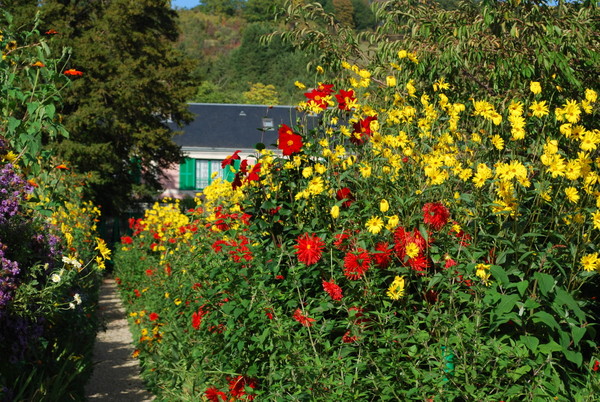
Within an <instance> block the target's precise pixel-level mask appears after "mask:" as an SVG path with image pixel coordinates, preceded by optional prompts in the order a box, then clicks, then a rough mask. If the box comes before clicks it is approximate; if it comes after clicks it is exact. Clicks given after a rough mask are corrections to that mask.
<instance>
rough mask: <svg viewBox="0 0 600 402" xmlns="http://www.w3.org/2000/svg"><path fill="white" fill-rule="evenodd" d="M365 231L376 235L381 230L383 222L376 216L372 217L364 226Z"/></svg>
mask: <svg viewBox="0 0 600 402" xmlns="http://www.w3.org/2000/svg"><path fill="white" fill-rule="evenodd" d="M365 227H366V228H367V230H368V231H369V232H370V233H372V234H377V233H379V232H381V229H383V220H382V219H381V218H380V217H378V216H372V217H371V218H370V219H369V220H368V221H367V223H366V224H365Z"/></svg>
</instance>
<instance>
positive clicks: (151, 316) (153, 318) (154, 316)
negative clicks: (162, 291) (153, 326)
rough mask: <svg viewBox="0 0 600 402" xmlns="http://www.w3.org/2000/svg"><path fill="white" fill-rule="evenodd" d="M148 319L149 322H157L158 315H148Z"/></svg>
mask: <svg viewBox="0 0 600 402" xmlns="http://www.w3.org/2000/svg"><path fill="white" fill-rule="evenodd" d="M148 318H149V319H150V321H156V320H158V314H156V313H150V315H149V316H148Z"/></svg>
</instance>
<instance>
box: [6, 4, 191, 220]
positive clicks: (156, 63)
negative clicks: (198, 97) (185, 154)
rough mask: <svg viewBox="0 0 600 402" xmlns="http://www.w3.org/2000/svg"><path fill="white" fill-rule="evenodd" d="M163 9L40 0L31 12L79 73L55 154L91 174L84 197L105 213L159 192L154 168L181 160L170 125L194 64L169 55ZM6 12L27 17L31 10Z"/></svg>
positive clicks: (170, 31) (168, 13)
mask: <svg viewBox="0 0 600 402" xmlns="http://www.w3.org/2000/svg"><path fill="white" fill-rule="evenodd" d="M17 3H19V4H17ZM25 3H26V2H25V1H24V0H20V1H14V2H11V4H7V5H8V6H10V5H15V6H20V5H21V6H22V5H23V4H25ZM37 3H38V2H37V1H35V0H31V1H30V2H29V4H30V5H31V4H37ZM169 3H170V2H168V1H165V0H111V1H104V2H89V1H83V0H80V1H67V0H47V1H45V2H44V3H43V4H42V5H41V7H39V8H38V9H39V11H40V13H41V19H42V26H43V27H44V29H50V28H52V29H54V30H56V31H58V34H56V35H55V37H54V38H53V39H54V42H55V43H54V45H55V46H56V47H57V48H59V49H60V48H61V47H62V46H64V45H68V46H71V47H72V58H71V60H70V65H69V67H70V68H74V69H76V70H77V71H81V72H82V76H81V77H79V78H74V81H75V82H74V83H73V85H72V89H71V91H70V93H69V94H67V95H66V96H65V107H64V109H63V110H62V113H63V115H64V124H65V126H66V128H67V130H68V131H69V132H70V138H69V139H67V140H63V141H62V142H60V143H59V144H57V145H56V146H55V149H56V151H57V152H58V153H59V154H60V155H61V156H62V157H63V158H65V159H66V160H68V161H69V162H70V163H71V164H72V165H74V166H75V167H76V168H77V169H78V170H79V171H81V172H84V173H88V174H89V177H90V184H91V188H92V194H90V196H91V197H92V198H93V199H94V200H95V201H96V202H97V203H99V204H101V205H102V207H103V208H104V210H105V211H106V212H107V213H108V214H110V213H112V212H114V211H118V210H120V209H123V208H127V206H128V205H129V203H128V201H132V200H138V201H139V200H146V199H149V198H150V197H151V196H154V195H156V194H157V190H158V189H159V188H160V186H159V178H160V175H161V171H162V170H163V169H165V168H167V167H169V166H170V165H172V164H173V163H177V162H178V161H179V160H180V158H181V151H180V148H179V147H178V146H177V145H176V144H175V143H174V142H173V141H172V136H173V135H174V133H173V132H172V131H171V129H170V128H169V127H168V125H167V121H169V120H172V121H175V122H179V123H183V122H184V121H186V120H188V119H189V115H188V111H187V105H186V103H185V101H186V100H187V99H189V98H190V97H191V92H190V91H191V90H192V86H191V82H190V72H191V70H192V65H191V63H190V62H189V61H187V60H185V59H184V58H183V56H182V55H181V54H180V53H179V52H177V51H175V49H174V46H173V45H174V43H175V41H176V40H177V37H178V30H177V25H176V13H175V11H173V10H171V9H170V4H169ZM11 11H13V12H15V13H17V14H18V15H19V17H20V18H21V20H22V21H27V20H28V18H31V15H29V16H28V13H30V12H31V11H32V9H31V8H27V7H15V9H14V10H11ZM33 11H36V10H35V8H34V9H33ZM136 173H139V174H136ZM140 176H141V177H140ZM140 178H141V180H140Z"/></svg>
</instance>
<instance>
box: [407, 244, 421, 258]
mask: <svg viewBox="0 0 600 402" xmlns="http://www.w3.org/2000/svg"><path fill="white" fill-rule="evenodd" d="M419 251H420V250H419V246H418V245H417V244H416V243H413V242H410V243H408V244H407V245H406V255H407V256H408V257H409V258H415V257H417V256H418V255H419Z"/></svg>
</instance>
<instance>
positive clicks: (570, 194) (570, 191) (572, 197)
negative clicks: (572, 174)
mask: <svg viewBox="0 0 600 402" xmlns="http://www.w3.org/2000/svg"><path fill="white" fill-rule="evenodd" d="M565 195H566V196H567V199H568V200H569V201H570V202H572V203H573V204H575V203H577V201H579V192H578V191H577V189H576V188H575V187H567V188H565Z"/></svg>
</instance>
